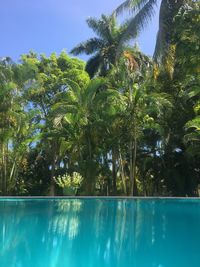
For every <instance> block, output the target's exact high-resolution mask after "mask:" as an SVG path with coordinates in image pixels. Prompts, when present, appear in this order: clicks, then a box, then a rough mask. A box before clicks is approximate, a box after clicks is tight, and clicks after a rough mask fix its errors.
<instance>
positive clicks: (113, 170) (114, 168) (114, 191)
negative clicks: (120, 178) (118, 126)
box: [112, 148, 117, 195]
mask: <svg viewBox="0 0 200 267" xmlns="http://www.w3.org/2000/svg"><path fill="white" fill-rule="evenodd" d="M112 176H113V193H114V195H115V194H116V193H117V166H116V150H115V149H114V148H113V150H112Z"/></svg>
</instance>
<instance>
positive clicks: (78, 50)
mask: <svg viewBox="0 0 200 267" xmlns="http://www.w3.org/2000/svg"><path fill="white" fill-rule="evenodd" d="M103 44H104V42H103V40H101V39H99V38H91V39H89V40H87V41H86V42H83V43H80V44H78V45H77V46H76V47H74V48H73V49H72V50H71V51H70V53H71V54H73V55H75V56H77V55H80V54H83V53H84V54H86V55H90V54H93V53H95V52H96V51H98V50H99V49H101V47H102V46H103Z"/></svg>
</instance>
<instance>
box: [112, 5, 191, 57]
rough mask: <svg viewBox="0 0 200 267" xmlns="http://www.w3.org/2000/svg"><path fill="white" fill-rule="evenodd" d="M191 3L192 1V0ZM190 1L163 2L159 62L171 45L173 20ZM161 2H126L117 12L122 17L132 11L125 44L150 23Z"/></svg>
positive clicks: (159, 33) (158, 40)
mask: <svg viewBox="0 0 200 267" xmlns="http://www.w3.org/2000/svg"><path fill="white" fill-rule="evenodd" d="M190 1H191V0H190ZM187 2H189V1H188V0H161V5H160V18H159V30H158V34H157V41H156V47H155V51H154V57H155V58H156V59H157V60H159V59H161V58H162V56H163V55H164V54H165V52H167V50H168V48H169V46H170V44H171V37H172V36H171V35H172V31H173V19H174V17H175V16H176V14H177V13H178V11H179V9H180V7H181V6H183V5H184V4H186V3H187ZM159 3H160V0H126V1H125V2H123V3H122V4H121V5H120V6H119V7H118V8H117V9H116V10H115V12H114V13H115V14H116V15H120V14H122V13H123V12H124V11H127V10H128V11H130V12H131V14H132V16H131V18H130V19H129V20H128V21H127V22H126V23H127V31H126V32H125V34H124V36H123V38H122V40H123V41H124V42H125V41H127V40H129V39H130V38H133V37H136V35H137V34H139V33H140V32H141V31H142V30H143V29H144V28H145V27H146V26H147V24H148V23H149V21H150V20H151V19H152V17H153V15H154V9H155V7H156V5H157V4H159Z"/></svg>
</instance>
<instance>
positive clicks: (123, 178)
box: [119, 149, 127, 195]
mask: <svg viewBox="0 0 200 267" xmlns="http://www.w3.org/2000/svg"><path fill="white" fill-rule="evenodd" d="M119 162H120V167H121V177H122V184H123V187H124V193H125V195H127V187H126V179H125V174H124V166H123V161H122V155H121V151H120V149H119Z"/></svg>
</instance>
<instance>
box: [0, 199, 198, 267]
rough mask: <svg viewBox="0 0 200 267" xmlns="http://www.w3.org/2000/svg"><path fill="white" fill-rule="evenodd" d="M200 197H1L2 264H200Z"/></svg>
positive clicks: (48, 266)
mask: <svg viewBox="0 0 200 267" xmlns="http://www.w3.org/2000/svg"><path fill="white" fill-rule="evenodd" d="M198 266H200V201H199V200H170V199H169V200H142V199H137V200H133V199H132V200H130V199H127V200H125V199H121V200H120V199H57V200H55V199H54V200H49V199H48V200H39V199H38V200H2V199H1V200H0V267H198Z"/></svg>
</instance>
